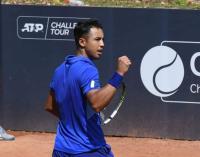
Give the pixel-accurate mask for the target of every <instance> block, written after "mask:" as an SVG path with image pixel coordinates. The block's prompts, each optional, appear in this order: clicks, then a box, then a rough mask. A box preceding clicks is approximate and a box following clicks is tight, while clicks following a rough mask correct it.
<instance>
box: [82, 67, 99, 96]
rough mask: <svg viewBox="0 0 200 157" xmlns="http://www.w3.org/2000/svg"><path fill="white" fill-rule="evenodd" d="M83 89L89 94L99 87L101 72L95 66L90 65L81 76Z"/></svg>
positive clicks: (84, 92)
mask: <svg viewBox="0 0 200 157" xmlns="http://www.w3.org/2000/svg"><path fill="white" fill-rule="evenodd" d="M80 83H81V89H82V91H83V94H84V95H85V94H87V93H88V92H89V91H90V90H92V89H99V88H100V83H99V73H98V70H97V69H96V68H95V67H92V66H91V67H88V68H86V69H85V70H84V71H83V72H82V75H81V76H80Z"/></svg>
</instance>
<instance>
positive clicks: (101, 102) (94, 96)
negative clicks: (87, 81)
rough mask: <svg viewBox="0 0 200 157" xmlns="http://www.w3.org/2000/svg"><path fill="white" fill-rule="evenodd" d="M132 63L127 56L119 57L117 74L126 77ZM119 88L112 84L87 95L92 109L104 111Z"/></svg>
mask: <svg viewBox="0 0 200 157" xmlns="http://www.w3.org/2000/svg"><path fill="white" fill-rule="evenodd" d="M130 65H131V61H130V60H129V59H128V57H127V56H122V57H119V59H118V66H117V71H116V72H117V73H118V74H119V75H121V76H124V75H125V73H126V72H127V71H128V69H129V66H130ZM116 91H117V88H116V87H114V86H113V85H111V84H106V85H105V86H104V87H102V88H100V89H94V90H91V91H89V92H88V93H87V95H86V97H87V99H88V101H89V102H90V104H91V106H92V108H93V109H94V111H96V112H100V111H101V110H103V109H104V108H105V107H106V106H107V105H108V104H109V103H110V101H111V100H112V98H113V96H114V94H115V93H116Z"/></svg>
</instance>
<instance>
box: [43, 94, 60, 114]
mask: <svg viewBox="0 0 200 157" xmlns="http://www.w3.org/2000/svg"><path fill="white" fill-rule="evenodd" d="M45 110H46V111H48V112H50V113H51V114H53V115H54V116H56V117H59V112H58V108H57V105H56V101H55V96H54V92H53V91H49V95H48V97H47V101H46V104H45Z"/></svg>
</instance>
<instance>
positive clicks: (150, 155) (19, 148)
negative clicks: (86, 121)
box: [0, 131, 200, 157]
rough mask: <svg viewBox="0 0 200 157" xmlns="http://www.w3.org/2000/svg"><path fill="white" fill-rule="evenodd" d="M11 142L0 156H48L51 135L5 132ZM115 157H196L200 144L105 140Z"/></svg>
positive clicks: (0, 148)
mask: <svg viewBox="0 0 200 157" xmlns="http://www.w3.org/2000/svg"><path fill="white" fill-rule="evenodd" d="M9 133H11V134H13V135H15V136H16V140H15V141H0V157H51V151H52V149H53V144H54V137H55V134H53V133H32V132H19V131H15V132H13V131H9ZM106 139H107V142H108V143H109V144H110V145H111V146H112V150H113V152H114V154H115V157H199V156H200V141H181V140H166V139H151V138H122V137H107V138H106Z"/></svg>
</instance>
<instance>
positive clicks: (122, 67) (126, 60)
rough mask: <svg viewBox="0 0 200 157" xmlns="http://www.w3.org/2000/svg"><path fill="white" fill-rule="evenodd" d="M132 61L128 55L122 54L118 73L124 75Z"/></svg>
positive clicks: (119, 59)
mask: <svg viewBox="0 0 200 157" xmlns="http://www.w3.org/2000/svg"><path fill="white" fill-rule="evenodd" d="M130 65H131V61H130V59H129V58H128V57H127V56H121V57H119V58H118V64H117V73H118V74H120V75H122V76H124V74H125V73H126V72H127V71H128V69H129V66H130Z"/></svg>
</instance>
